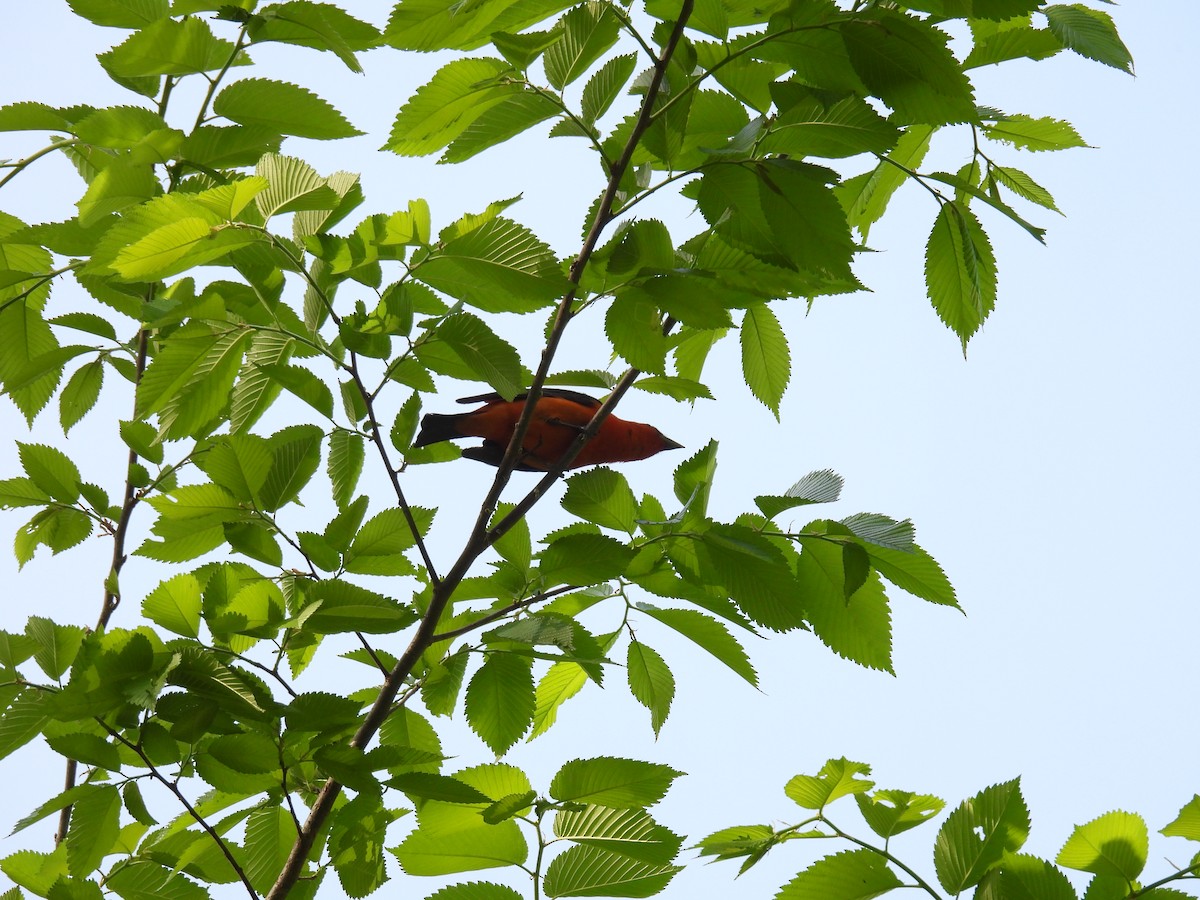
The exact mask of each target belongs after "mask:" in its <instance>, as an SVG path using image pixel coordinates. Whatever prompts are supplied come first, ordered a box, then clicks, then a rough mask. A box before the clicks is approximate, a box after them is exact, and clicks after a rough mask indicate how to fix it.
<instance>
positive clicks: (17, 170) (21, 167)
mask: <svg viewBox="0 0 1200 900" xmlns="http://www.w3.org/2000/svg"><path fill="white" fill-rule="evenodd" d="M78 143H79V139H78V138H71V139H70V140H65V141H55V142H54V143H53V144H51V145H50V146H48V147H43V148H42V149H41V150H39V151H37V152H36V153H31V154H29V156H27V157H25V158H24V159H22V160H19V161H17V162H15V163H11V165H12V171H11V172H9V173H8V174H7V175H5V176H4V177H3V178H0V188H2V187H4V186H5V185H6V184H8V183H9V182H10V181H12V180H13V179H14V178H16V177H17V176H18V175H20V174H21V173H22V172H24V171H25V170H26V169H27V168H28V167H29V165H30V164H31V163H35V162H37V161H38V160H39V159H41V158H42V157H43V156H47V155H49V154H51V153H53V152H54V151H55V150H61V149H62V148H63V147H70V146H72V145H74V144H78Z"/></svg>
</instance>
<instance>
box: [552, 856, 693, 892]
mask: <svg viewBox="0 0 1200 900" xmlns="http://www.w3.org/2000/svg"><path fill="white" fill-rule="evenodd" d="M682 868H683V867H682V866H670V865H663V864H659V863H647V862H642V861H640V860H636V859H630V858H628V857H625V856H618V855H617V854H615V853H609V852H608V851H607V850H602V849H600V848H599V847H593V846H582V847H580V846H576V847H571V848H569V849H568V850H565V851H564V852H562V853H560V854H559V855H558V856H556V857H554V859H553V860H551V861H550V865H549V866H548V867H547V868H546V878H545V890H546V896H547V897H651V896H653V895H655V894H657V893H659V892H660V891H662V890H663V889H664V888H665V887H666V886H667V885H668V884H669V883H670V881H671V879H672V878H673V877H675V873H676V872H678V871H680V870H681V869H682Z"/></svg>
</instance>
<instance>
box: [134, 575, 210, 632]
mask: <svg viewBox="0 0 1200 900" xmlns="http://www.w3.org/2000/svg"><path fill="white" fill-rule="evenodd" d="M142 615H144V616H145V617H146V618H147V619H149V620H150V621H151V622H154V623H155V624H156V625H161V626H162V627H163V628H166V629H167V630H168V631H173V632H175V633H176V634H181V635H183V636H184V637H189V638H195V637H199V636H200V582H199V581H197V580H196V577H195V576H194V575H192V574H190V573H188V572H183V573H180V574H179V575H176V576H175V577H174V578H171V579H170V580H168V581H164V582H162V583H161V584H159V586H158V587H156V588H155V589H154V590H152V591H151V592H150V593H149V594H147V595H146V599H145V600H143V601H142Z"/></svg>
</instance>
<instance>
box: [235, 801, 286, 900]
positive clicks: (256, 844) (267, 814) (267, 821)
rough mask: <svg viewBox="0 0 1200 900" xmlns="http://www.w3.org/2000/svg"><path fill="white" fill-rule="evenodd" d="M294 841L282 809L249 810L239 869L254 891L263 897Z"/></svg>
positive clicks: (259, 808)
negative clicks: (243, 869)
mask: <svg viewBox="0 0 1200 900" xmlns="http://www.w3.org/2000/svg"><path fill="white" fill-rule="evenodd" d="M295 842H296V826H295V824H294V822H293V820H292V817H291V816H290V815H289V814H288V811H287V810H286V809H284V808H283V807H282V806H272V805H265V806H259V807H257V808H255V809H253V810H251V812H250V815H249V816H248V817H247V818H246V841H245V847H244V851H245V862H244V863H243V866H244V868H245V870H246V875H247V877H248V878H249V879H250V883H251V884H253V885H254V888H255V890H257V891H259V892H261V893H264V894H265V893H266V892H268V891H270V889H271V886H272V885H274V883H275V879H276V878H278V877H279V873H280V872H281V871H283V866H284V863H286V862H287V858H288V854H289V853H290V852H291V849H292V845H293V844H294V843H295Z"/></svg>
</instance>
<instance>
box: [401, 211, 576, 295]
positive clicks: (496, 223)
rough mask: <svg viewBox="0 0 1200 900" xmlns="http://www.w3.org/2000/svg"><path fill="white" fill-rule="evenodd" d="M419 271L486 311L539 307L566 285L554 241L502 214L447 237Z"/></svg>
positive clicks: (420, 276)
mask: <svg viewBox="0 0 1200 900" xmlns="http://www.w3.org/2000/svg"><path fill="white" fill-rule="evenodd" d="M413 274H414V275H415V276H416V277H417V278H418V279H420V280H421V281H423V282H424V283H425V284H427V285H429V286H430V287H431V288H434V289H435V290H439V291H443V292H444V293H446V294H448V295H450V296H451V297H454V298H455V299H458V300H462V301H463V302H465V303H469V304H470V305H471V306H474V307H476V308H477V309H482V310H484V311H485V312H518V313H522V312H533V311H534V310H537V309H541V308H543V307H545V306H547V305H548V304H550V303H551V302H552V301H553V300H555V299H556V298H558V297H559V296H560V295H561V294H562V292H563V291H564V290H565V288H566V280H565V279H564V278H563V276H562V272H561V270H560V268H559V265H558V259H557V257H556V256H555V255H554V251H553V250H551V248H550V247H549V245H547V244H545V243H543V242H542V241H540V240H538V239H537V238H536V237H535V236H534V234H533V232H531V231H529V229H527V228H525V227H524V226H523V225H518V224H517V223H516V222H513V221H512V220H510V219H506V218H504V217H502V216H497V217H495V218H493V219H491V220H489V221H487V222H485V223H484V224H482V225H480V226H479V227H477V228H473V229H471V230H470V231H467V232H466V233H463V234H460V235H458V236H456V237H453V238H452V239H450V240H448V241H446V243H445V244H443V245H442V246H441V247H440V248H439V249H438V250H437V251H436V253H434V254H432V255H431V256H430V257H429V258H428V259H426V260H425V261H424V262H423V263H421V264H420V265H419V266H418V267H416V268H415V270H414V272H413Z"/></svg>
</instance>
